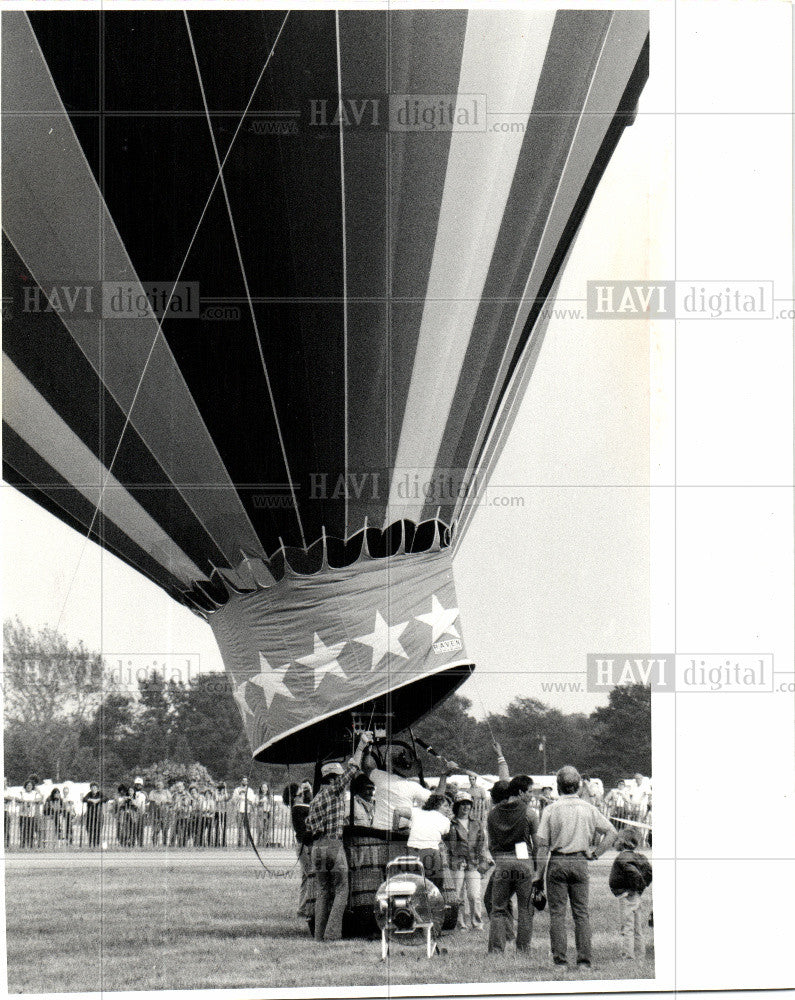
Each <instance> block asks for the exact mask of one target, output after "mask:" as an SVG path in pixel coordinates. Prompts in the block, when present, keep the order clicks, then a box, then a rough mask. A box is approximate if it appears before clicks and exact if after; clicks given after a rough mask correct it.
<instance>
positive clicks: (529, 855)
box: [486, 774, 538, 952]
mask: <svg viewBox="0 0 795 1000" xmlns="http://www.w3.org/2000/svg"><path fill="white" fill-rule="evenodd" d="M532 786H533V780H532V778H529V777H528V776H527V775H526V774H517V775H516V777H514V778H511V781H510V783H509V784H508V797H507V798H506V799H505V800H504V801H502V802H500V803H498V804H497V805H496V806H495V807H494V808H493V809H492V810H491V812H490V813H489V816H488V819H487V821H486V824H487V828H488V834H489V847H490V850H491V854H492V856H493V858H494V866H495V867H494V874H493V875H492V877H491V886H492V896H491V898H492V911H491V926H490V927H489V951H500V952H501V951H504V950H505V937H506V931H507V927H508V925H509V922H510V912H511V911H510V906H511V897H512V896H514V895H515V896H516V902H517V906H518V921H517V924H518V926H517V930H516V950H517V951H529V950H530V939H531V936H532V933H533V907H532V906H531V902H530V900H531V894H532V888H533V879H534V877H535V869H536V843H535V836H536V833H537V831H538V817H537V816H536V815H535V812H534V811H533V810H532V809H530V808H528V807H529V802H530V797H531V794H532V793H531V788H532Z"/></svg>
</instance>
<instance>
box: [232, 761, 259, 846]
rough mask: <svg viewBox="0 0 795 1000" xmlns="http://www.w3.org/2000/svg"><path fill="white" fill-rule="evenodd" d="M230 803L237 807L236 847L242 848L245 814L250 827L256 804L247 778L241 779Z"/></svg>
mask: <svg viewBox="0 0 795 1000" xmlns="http://www.w3.org/2000/svg"><path fill="white" fill-rule="evenodd" d="M232 802H233V803H234V804H235V805H236V806H237V846H238V847H243V845H244V844H245V843H246V821H245V818H246V814H247V815H248V822H249V826H250V825H251V820H252V818H253V816H254V807H255V806H256V804H257V795H256V793H255V791H254V789H253V788H250V787H249V783H248V778H243V779H242V780H241V782H240V784H239V785H238V786H237V788H236V789H235V790H234V792H232ZM246 803H248V807H247V806H246Z"/></svg>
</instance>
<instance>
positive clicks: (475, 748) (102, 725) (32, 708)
mask: <svg viewBox="0 0 795 1000" xmlns="http://www.w3.org/2000/svg"><path fill="white" fill-rule="evenodd" d="M3 647H4V673H3V687H4V696H5V719H4V735H5V761H4V763H5V774H6V777H7V778H8V780H9V781H10V782H11V783H12V784H18V783H21V782H22V781H24V780H25V778H26V777H27V776H28V775H30V774H34V773H35V774H37V775H38V776H39V777H41V778H45V777H48V778H53V779H54V780H62V781H63V780H67V779H70V780H73V781H78V780H91V779H94V778H96V779H97V780H100V781H102V782H103V783H104V784H112V783H116V782H118V781H121V780H125V779H129V778H130V777H131V776H132V775H133V774H137V773H142V772H147V773H151V772H152V770H153V768H155V767H157V766H162V767H164V768H165V769H168V767H171V768H172V769H177V770H178V769H180V768H187V767H189V766H190V765H192V764H200V765H202V766H203V767H204V768H206V770H207V771H208V772H209V774H210V775H212V777H213V778H214V779H216V780H219V781H220V780H225V781H229V782H237V781H238V780H239V778H240V777H241V775H244V774H248V775H249V776H250V777H251V778H252V780H254V781H261V780H267V781H269V782H271V783H272V784H278V783H279V782H281V781H282V780H285V779H286V777H287V768H285V767H283V766H279V765H265V764H259V763H253V762H252V761H251V755H250V749H249V746H248V742H247V739H246V735H245V732H244V730H243V724H242V721H241V719H240V713H239V710H238V707H237V704H236V702H235V700H234V698H233V690H232V686H231V682H230V679H229V677H228V675H226V674H223V673H203V674H198V675H196V676H195V677H192V678H190V679H189V680H174V679H166V678H165V677H163V675H162V674H160V673H158V672H156V671H153V672H151V673H150V674H149V675H148V676H147V677H145V678H140V679H139V680H138V683H137V689H136V690H134V691H132V690H130V689H129V688H125V687H123V686H120V685H119V684H118V683H116V682H115V681H114V679H113V678H111V677H110V676H109V674H108V672H107V671H106V670H105V669H104V666H103V662H102V658H101V656H100V655H99V654H97V653H95V652H92V651H90V650H88V649H86V647H85V646H84V645H83V644H82V643H76V644H75V643H69V642H68V641H67V640H66V639H65V638H64V637H63V636H62V635H60V634H59V633H57V632H56V631H54V630H52V629H42V630H41V631H39V632H37V633H34V632H33V630H31V629H30V628H28V627H27V626H25V625H23V624H22V623H21V622H20V621H19V620H18V619H14V620H9V621H6V622H5V623H4V626H3ZM531 683H532V679H531V678H530V677H528V684H531ZM471 708H472V706H471V703H470V702H469V700H468V699H467V698H465V697H463V696H461V695H452V696H451V697H450V698H448V699H447V700H446V701H445V702H444V703H443V704H441V705H439V706H437V707H436V708H435V709H433V710H432V711H431V712H430V713H429V714H428V715H427V716H426V717H425V718H424V719H423V720H422V722H421V723H420V724H419V725H417V726H416V727H415V735H416V736H418V737H419V738H420V739H422V740H424V741H425V742H427V743H429V744H431V745H433V746H434V747H436V748H437V749H438V750H439V751H440V752H441V753H443V754H444V755H445V756H446V757H448V758H449V759H453V760H456V761H457V762H459V763H460V764H462V765H463V766H465V767H468V768H470V769H472V770H475V771H478V772H480V773H484V774H493V773H494V772H495V768H496V765H495V759H494V750H493V747H492V740H493V739H496V740H497V741H498V742H500V743H501V744H502V746H503V748H504V750H505V753H506V756H507V757H508V759H509V762H510V765H511V767H512V768H513V769H514V770H516V771H519V770H522V771H526V772H528V773H531V774H542V773H544V770H545V768H544V765H545V763H546V769H547V770H548V771H554V770H556V769H557V768H558V767H560V766H561V765H562V764H564V763H567V764H574V765H575V766H576V767H577V768H579V770H580V771H581V772H582V773H583V774H590V775H594V776H598V777H600V778H602V780H603V781H604V783H605V787H606V788H607V787H610V786H611V785H613V784H615V782H616V781H617V780H618V779H619V778H622V777H627V776H630V775H632V774H634V773H635V772H637V771H641V772H642V773H644V774H650V773H651V695H650V691H649V688H647V687H645V686H643V685H639V684H635V685H622V686H618V687H615V688H613V690H612V691H611V692H610V696H609V701H608V704H607V705H605V706H603V707H600V708H597V709H596V710H595V711H593V712H591V713H590V714H588V715H586V714H584V713H568V714H567V713H564V712H561V711H560V710H558V709H556V708H552V707H550V706H549V705H546V704H544V703H543V702H541V701H539V700H538V699H536V698H531V697H526V698H515V699H514V700H513V701H512V702H511V703H510V704H509V705H508V707H507V708H506V709H505V711H504V712H501V713H492V714H490V715H489V716H488V717H487V719H486V720H478V719H476V718H475V717H474V716H473V715H472V713H471ZM426 759H427V758H426ZM298 770H299V771H300V772H301V773H303V771H304V770H306V769H305V768H303V769H302V768H299V769H298ZM427 773H429V774H432V773H434V768H433V764H432V763H431V764H430V765H429V767H428V768H427ZM291 777H293V775H291Z"/></svg>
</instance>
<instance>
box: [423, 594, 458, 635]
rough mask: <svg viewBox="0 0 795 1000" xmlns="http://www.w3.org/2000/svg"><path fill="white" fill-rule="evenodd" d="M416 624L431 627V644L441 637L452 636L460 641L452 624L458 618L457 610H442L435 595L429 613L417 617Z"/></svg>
mask: <svg viewBox="0 0 795 1000" xmlns="http://www.w3.org/2000/svg"><path fill="white" fill-rule="evenodd" d="M416 618H417V621H418V622H425V624H426V625H430V626H431V633H432V635H431V642H436V640H437V639H439V638H441V636H443V635H454V636H455V637H456V639H460V638H461V635H460V633H459V631H458V629H457V628H456V627H455V625H454V624H453V622H454V621H455V620H456V618H458V608H446V609H445V608H443V607H442V603H441V601H440V600H439V598H438V597H437V596H436V594H434V595H433V598H432V604H431V611H430V612H429V613H428V614H427V615H417V616H416Z"/></svg>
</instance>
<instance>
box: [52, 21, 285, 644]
mask: <svg viewBox="0 0 795 1000" xmlns="http://www.w3.org/2000/svg"><path fill="white" fill-rule="evenodd" d="M289 16H290V11H289V10H288V11H287V13H286V14H285V15H284V20H283V21H282V23H281V26H280V28H279V31H278V32H277V34H276V38H275V39H274V42H273V45H272V46H271V50H270V52H269V53H268V57H267V59H266V60H265V64H264V66H263V67H262V69H261V70H260V74H259V76H258V77H257V82H256V83H255V84H254V89H253V90H252V91H251V96H250V97H249V99H248V104H247V105H246V108H245V110H244V112H243V114H242V115H241V117H240V120H239V121H238V123H237V127H236V128H235V131H234V133H233V134H232V138H231V140H230V142H229V145H228V146H227V148H226V152H225V153H224V157H223V160H222V161H219V163H218V175H217V176H216V178H215V180H214V181H213V185H212V187H211V188H210V193H209V194H208V196H207V200H206V201H205V203H204V208H203V209H202V211H201V215H200V216H199V221H198V223H197V224H196V228H195V229H194V231H193V235H192V236H191V238H190V243H189V244H188V249H187V251H186V252H185V256H184V257H183V258H182V263H181V264H180V266H179V271H178V272H177V277H176V278H175V279H174V283H173V285H172V286H171V291H170V292H169V295H168V301H167V302H166V305H165V308H164V310H163V314H162V315H163V320H164V319H165V317H166V316H168V314H169V313H168V311H169V309H170V308H171V300H172V299H173V298H174V293H175V292H176V290H177V288H178V287H179V283H180V281H181V279H182V272H183V271H184V270H185V265H186V264H187V263H188V258H189V257H190V254H191V251H192V250H193V245H194V243H195V242H196V237H197V236H198V235H199V230H200V229H201V225H202V222H203V221H204V217H205V215H206V214H207V209H208V208H209V207H210V203H211V202H212V200H213V195H214V194H215V189H216V188H217V187H218V184H219V182H221V183H222V182H223V172H224V166H225V165H226V161H227V160H228V159H229V154H230V153H231V152H232V147H233V146H234V144H235V140H236V139H237V137H238V133H239V132H240V130H241V128H242V127H243V123H244V122H245V120H246V117H247V115H248V111H249V108H250V107H251V104H252V102H253V101H254V96H255V95H256V93H257V90H258V89H259V85H260V83H261V82H262V78H263V77H264V76H265V70H266V69H267V68H268V64H269V63H270V61H271V57H272V56H273V53H274V51H275V49H276V45H277V43H278V41H279V39H280V38H281V34H282V31H283V30H284V26H285V24H287V18H288V17H289ZM187 19H188V15H187V12H186V13H185V21H186V23H187ZM188 33H189V34H190V25H189V24H188ZM191 46H193V39H192V37H191ZM197 69H198V62H197ZM208 118H209V115H208ZM211 131H212V126H211ZM213 135H214V133H213ZM103 263H104V262H103ZM103 277H104V273H103ZM153 318H155V319H157V317H154V314H153ZM163 320H158V321H157V329H156V331H155V335H154V337H153V338H152V343H151V345H150V347H149V352H148V354H147V355H146V359H145V360H144V365H143V368H142V369H141V374H140V376H139V378H138V384H137V385H136V387H135V391H134V392H133V395H132V399H131V400H130V405H129V407H128V408H127V413H126V414H125V417H124V423H123V424H122V428H121V432H120V434H119V439H118V441H117V442H116V447H115V449H114V451H113V455H112V456H111V459H110V464H109V465H108V466H107V468H106V470H105V476H104V478H103V479H102V482H101V484H100V490H99V497H98V498H97V502H96V504H95V505H94V510H93V512H92V514H91V520H90V522H89V525H88V529H87V531H86V533H85V538H84V539H83V546H82V548H81V549H80V552H79V553H78V556H77V563H76V565H75V569H74V573H73V574H72V579H71V580H70V581H69V586H68V588H67V590H66V597H65V598H64V602H63V607H62V608H61V613H60V614H59V615H58V621H57V622H56V625H55V630H56V632H57V631H58V629H59V628H60V627H61V620H62V619H63V616H64V612H65V611H66V606H67V604H68V603H69V598H70V596H71V594H72V588H73V587H74V584H75V580H76V579H77V574H78V572H79V570H80V563H81V562H82V560H83V554H84V552H85V550H86V548H87V546H88V540H89V539H90V538H91V535H92V532H93V531H94V525H95V524H96V521H97V516H98V515H99V512H100V510H101V509H102V504H103V501H104V498H105V492H106V490H107V488H108V484H109V483H110V478H111V475H112V474H113V470H114V468H115V466H116V460H117V459H118V457H119V452H120V451H121V446H122V443H123V441H124V438H125V435H126V433H127V428H128V427H129V425H130V423H131V421H132V413H133V410H134V409H135V405H136V403H137V402H138V397H139V395H140V393H141V387H142V385H143V383H144V379H145V378H146V373H147V371H148V369H149V363H150V361H151V360H152V355H153V354H154V352H155V348H156V347H157V345H158V343H159V342H160V341H161V340H164V338H163ZM293 498H294V496H293ZM299 523H300V518H299ZM302 533H303V529H302ZM98 534H99V535H100V540H99V544H100V545H101V546H102V548H104V547H105V544H104V531H103V529H102V528H101V527H100V531H99V532H98Z"/></svg>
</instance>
